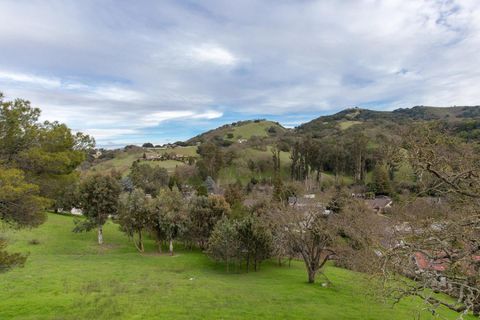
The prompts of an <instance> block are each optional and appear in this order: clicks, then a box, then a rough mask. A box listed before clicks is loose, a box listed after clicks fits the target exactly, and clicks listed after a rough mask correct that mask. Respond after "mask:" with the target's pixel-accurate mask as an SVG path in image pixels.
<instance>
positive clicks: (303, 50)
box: [0, 0, 480, 146]
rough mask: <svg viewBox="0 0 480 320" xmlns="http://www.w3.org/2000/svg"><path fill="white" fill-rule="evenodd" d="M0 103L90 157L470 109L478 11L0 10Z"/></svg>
mask: <svg viewBox="0 0 480 320" xmlns="http://www.w3.org/2000/svg"><path fill="white" fill-rule="evenodd" d="M0 21H2V23H1V24H0V91H2V92H4V94H5V95H6V96H7V97H8V98H15V97H22V98H26V99H29V100H31V101H32V103H33V104H34V105H35V106H38V107H41V108H42V110H43V118H45V119H50V120H60V121H62V122H66V123H67V124H68V125H70V126H71V127H72V128H74V129H75V130H81V131H85V132H87V133H90V134H92V135H93V136H95V138H96V139H97V142H98V143H99V145H103V146H106V145H117V144H123V143H142V142H145V141H147V140H148V141H152V142H154V143H162V142H165V141H175V140H177V139H185V138H188V137H190V136H191V135H193V134H195V133H198V132H200V131H202V130H204V129H206V128H211V127H215V126H216V125H218V124H219V123H224V122H229V121H231V120H232V121H233V120H237V119H247V118H257V117H264V116H269V117H272V118H274V119H276V120H280V122H282V123H284V124H287V125H290V126H291V125H296V124H298V123H299V122H300V121H304V120H307V119H308V118H312V117H314V116H315V115H320V114H324V113H325V112H334V111H337V110H340V109H343V108H345V107H349V106H360V107H369V108H375V109H394V108H398V107H411V106H414V105H436V106H450V105H478V104H480V90H478V84H479V83H480V1H478V0H444V1H435V0H424V1H422V0H388V1H387V0H385V1H380V0H350V1H349V0H344V1H336V0H331V1H329V0H322V1H300V0H295V1H286V0H272V1H246V0H242V1H153V0H152V1H141V0H139V1H113V0H111V1H107V0H100V1H98V0H97V1H93V0H92V1H88V0H82V1H67V0H59V1H48V0H42V1H34V0H30V1H22V0H11V1H9V0H2V1H0Z"/></svg>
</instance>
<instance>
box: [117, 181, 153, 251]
mask: <svg viewBox="0 0 480 320" xmlns="http://www.w3.org/2000/svg"><path fill="white" fill-rule="evenodd" d="M149 199H150V198H149V197H147V196H146V195H145V192H143V190H141V189H135V190H133V191H132V193H128V194H126V193H125V194H123V195H122V196H121V197H120V201H119V206H118V222H119V224H120V229H121V230H122V231H123V232H125V233H126V234H127V235H128V236H129V237H130V238H131V239H132V240H133V243H134V244H135V247H136V248H137V250H138V251H140V252H143V251H144V246H143V233H142V232H143V231H144V230H145V229H146V228H148V227H149V226H150V218H151V205H150V202H151V201H150V200H149ZM135 235H137V239H135Z"/></svg>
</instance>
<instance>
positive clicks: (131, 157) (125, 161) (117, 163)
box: [90, 146, 198, 175]
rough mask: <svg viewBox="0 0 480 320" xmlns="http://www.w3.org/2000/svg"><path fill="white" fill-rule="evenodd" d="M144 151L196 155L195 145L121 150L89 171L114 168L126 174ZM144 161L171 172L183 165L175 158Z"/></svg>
mask: <svg viewBox="0 0 480 320" xmlns="http://www.w3.org/2000/svg"><path fill="white" fill-rule="evenodd" d="M144 152H145V153H147V154H153V153H158V154H164V153H172V152H173V153H176V154H179V155H183V156H187V157H195V156H198V155H197V147H196V146H190V147H177V148H168V149H148V150H139V151H137V152H132V151H128V152H125V151H123V152H121V153H119V154H118V155H116V156H115V158H114V159H111V160H107V161H104V162H101V163H99V164H97V165H95V166H93V167H92V168H90V171H98V172H104V171H108V170H112V169H115V170H117V171H119V172H120V173H122V175H127V174H128V172H129V171H130V167H131V166H132V163H133V162H134V161H135V160H137V159H141V158H142V156H143V153H144ZM146 163H148V164H150V165H152V166H160V167H163V168H165V169H167V170H168V171H169V172H173V171H174V170H175V167H176V166H182V165H184V163H183V162H181V161H175V160H167V161H148V162H146Z"/></svg>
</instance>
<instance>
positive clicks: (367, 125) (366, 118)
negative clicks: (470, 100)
mask: <svg viewBox="0 0 480 320" xmlns="http://www.w3.org/2000/svg"><path fill="white" fill-rule="evenodd" d="M419 121H441V122H443V123H445V124H446V125H448V126H450V127H451V128H452V129H453V131H455V132H462V131H464V130H465V129H466V130H470V129H476V128H480V106H471V107H470V106H462V107H446V108H442V107H427V106H416V107H413V108H402V109H396V110H393V111H376V110H368V109H361V108H349V109H345V110H342V111H340V112H338V113H335V114H333V115H328V116H321V117H319V118H316V119H314V120H312V121H310V122H307V123H304V124H302V125H300V126H298V127H297V128H296V129H295V132H296V133H298V134H310V135H312V136H314V137H318V138H321V137H325V136H329V135H333V134H340V133H343V132H344V131H345V130H347V129H350V128H352V129H356V130H363V131H364V133H366V134H367V135H369V136H372V135H374V134H378V133H382V134H386V135H389V134H396V133H398V130H399V128H400V127H402V126H403V125H406V124H410V123H412V122H419Z"/></svg>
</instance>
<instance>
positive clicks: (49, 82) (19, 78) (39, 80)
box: [0, 70, 61, 88]
mask: <svg viewBox="0 0 480 320" xmlns="http://www.w3.org/2000/svg"><path fill="white" fill-rule="evenodd" d="M0 81H3V82H8V83H13V84H18V83H20V84H29V85H36V86H41V87H45V88H58V87H60V86H61V82H60V80H59V79H56V78H49V77H41V76H37V75H33V74H26V73H18V72H9V71H2V70H0Z"/></svg>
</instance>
